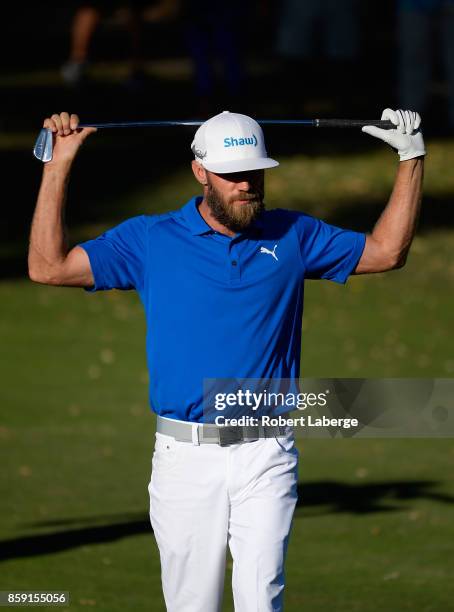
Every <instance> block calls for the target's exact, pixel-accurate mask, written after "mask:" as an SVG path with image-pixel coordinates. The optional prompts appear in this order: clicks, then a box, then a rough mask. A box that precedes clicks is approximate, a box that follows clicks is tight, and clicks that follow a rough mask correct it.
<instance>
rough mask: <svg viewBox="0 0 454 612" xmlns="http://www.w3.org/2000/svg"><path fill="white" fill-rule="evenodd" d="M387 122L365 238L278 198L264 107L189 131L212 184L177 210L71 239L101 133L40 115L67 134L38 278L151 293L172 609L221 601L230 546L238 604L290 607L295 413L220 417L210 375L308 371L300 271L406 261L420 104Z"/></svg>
mask: <svg viewBox="0 0 454 612" xmlns="http://www.w3.org/2000/svg"><path fill="white" fill-rule="evenodd" d="M382 119H389V120H391V122H392V123H393V124H394V125H395V128H394V129H390V130H382V129H380V128H377V127H373V126H367V127H365V128H363V131H364V132H367V133H368V134H370V135H372V136H375V137H377V138H380V139H382V140H384V141H385V142H387V143H388V144H389V145H391V147H393V148H394V149H395V150H396V151H397V152H398V155H399V159H400V163H399V165H398V169H397V174H396V179H395V184H394V189H393V191H392V194H391V196H390V198H389V201H388V203H387V205H386V207H385V208H384V211H383V213H382V214H381V216H380V218H379V219H378V221H377V223H376V225H375V226H374V228H373V230H372V231H371V233H369V234H367V235H366V234H363V233H358V232H354V231H350V230H348V229H341V228H338V227H335V226H333V225H329V224H327V223H325V222H324V221H321V220H320V219H317V218H314V217H312V216H309V215H306V214H304V213H302V212H297V211H293V210H286V209H285V208H280V209H275V210H266V209H265V204H264V193H265V190H264V170H265V169H268V168H273V167H275V166H278V162H277V161H275V160H273V159H271V158H270V157H268V154H267V151H266V148H265V142H264V138H263V133H262V130H261V128H260V126H259V125H258V124H257V123H256V122H255V121H254V120H253V119H251V118H250V117H247V116H245V115H241V114H236V113H229V112H227V111H225V112H223V113H220V114H219V115H216V116H215V117H212V118H211V119H209V120H208V121H206V122H205V123H204V124H203V125H202V126H201V127H200V128H199V129H198V130H197V132H196V134H195V137H194V140H193V142H192V151H193V154H194V160H193V161H192V171H193V173H194V177H195V179H196V181H197V182H198V183H199V188H200V191H201V192H202V195H200V196H197V197H194V198H192V199H191V200H189V202H187V203H186V204H184V206H182V207H181V208H179V209H177V210H174V211H171V212H168V213H165V214H160V215H140V216H137V217H133V218H130V219H128V220H126V221H124V222H123V223H121V224H120V225H118V226H117V227H114V228H113V229H111V230H109V231H107V232H105V233H104V234H102V235H101V236H99V237H97V238H95V239H93V240H89V241H87V242H84V243H82V244H79V245H77V246H75V247H74V248H72V249H71V250H69V248H68V244H67V240H66V230H65V227H64V221H63V219H64V206H65V194H66V188H67V184H68V178H69V174H70V170H71V166H72V163H73V161H74V158H75V156H76V154H77V152H78V150H79V148H80V146H81V144H82V143H83V142H84V140H85V139H86V138H87V136H89V135H90V133H92V132H93V131H95V130H94V129H93V128H84V129H82V130H80V129H78V127H77V126H78V123H79V119H78V117H77V115H69V114H68V113H61V114H59V115H58V114H56V115H52V117H50V118H48V119H46V120H45V121H44V127H46V128H50V129H51V130H52V131H53V132H54V138H55V143H54V153H53V159H52V160H51V161H49V162H47V163H46V164H44V170H43V178H42V183H41V188H40V191H39V196H38V201H37V205H36V210H35V213H34V217H33V223H32V229H31V237H30V249H29V275H30V278H31V279H32V280H33V281H36V282H38V283H45V284H48V285H61V286H71V287H84V288H85V289H86V290H87V291H88V292H95V291H100V290H107V289H125V290H127V289H135V290H136V291H137V292H138V293H139V295H140V298H141V300H142V303H143V306H144V310H145V315H146V320H147V360H148V367H149V373H150V405H151V408H152V410H153V411H154V412H156V413H157V415H158V416H157V431H156V440H155V449H154V454H153V463H152V473H151V480H150V485H149V493H150V519H151V524H152V527H153V531H154V535H155V537H156V542H157V545H158V548H159V553H160V558H161V569H162V587H163V592H164V598H165V602H166V606H167V609H168V610H169V611H170V612H183V611H185V612H215V611H218V610H220V608H221V599H222V593H223V584H224V573H225V561H226V551H227V547H229V548H230V551H231V554H232V558H233V578H232V588H233V596H234V603H235V610H236V611H237V612H252V611H254V612H256V611H260V612H266V611H274V612H276V611H279V610H282V609H283V590H284V560H285V555H286V550H287V544H288V538H289V533H290V528H291V523H292V516H293V512H294V509H295V505H296V501H297V495H296V489H297V463H298V453H297V449H296V447H295V444H294V432H293V431H292V427H291V426H289V425H284V426H280V425H275V426H271V425H261V426H260V425H257V426H254V425H249V426H241V427H240V426H238V427H222V426H218V425H215V424H212V423H208V422H207V421H206V420H205V419H204V381H206V380H208V379H209V380H213V379H214V380H217V379H235V380H237V379H240V380H241V379H269V380H271V379H273V380H274V379H297V378H298V377H299V365H300V348H301V320H302V313H303V294H304V293H303V292H304V280H305V279H328V280H332V281H335V282H337V283H345V282H346V280H347V278H348V277H349V275H350V274H365V273H373V272H384V271H386V270H392V269H395V268H399V267H401V266H403V265H404V263H405V260H406V257H407V253H408V250H409V248H410V244H411V242H412V238H413V235H414V233H415V228H416V222H417V217H418V211H419V207H420V201H421V190H422V178H423V158H424V155H425V149H424V142H423V138H422V134H421V132H420V130H419V125H420V117H419V115H418V114H417V113H414V112H410V111H400V110H398V111H393V110H391V109H386V110H385V111H384V112H383V115H382ZM301 188H302V189H304V182H303V183H302V186H301ZM282 201H283V204H284V205H285V190H283V193H282ZM327 325H329V322H327Z"/></svg>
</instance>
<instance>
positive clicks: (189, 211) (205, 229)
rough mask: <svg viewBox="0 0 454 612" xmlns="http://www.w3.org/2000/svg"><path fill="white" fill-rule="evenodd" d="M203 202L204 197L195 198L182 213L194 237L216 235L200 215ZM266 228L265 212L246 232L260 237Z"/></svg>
mask: <svg viewBox="0 0 454 612" xmlns="http://www.w3.org/2000/svg"><path fill="white" fill-rule="evenodd" d="M202 200H203V197H202V196H195V197H193V198H191V199H190V200H189V202H188V203H187V204H185V205H184V206H183V209H182V212H183V216H184V218H185V219H186V222H187V224H188V227H189V231H190V232H191V234H192V235H193V236H200V235H202V234H208V233H214V229H213V228H212V227H210V226H209V225H208V223H207V222H206V221H205V219H204V218H203V217H202V215H201V214H200V213H199V209H198V206H199V204H200V203H201V201H202ZM264 227H265V219H264V212H262V213H260V215H259V216H258V217H257V219H255V221H253V222H252V223H251V226H250V227H248V229H247V230H246V232H245V233H246V234H249V233H250V234H252V235H260V234H261V233H262V232H263V230H264Z"/></svg>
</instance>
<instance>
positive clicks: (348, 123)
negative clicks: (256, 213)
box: [33, 119, 394, 162]
mask: <svg viewBox="0 0 454 612" xmlns="http://www.w3.org/2000/svg"><path fill="white" fill-rule="evenodd" d="M202 123H204V121H203V120H199V119H194V120H192V119H190V120H181V121H180V120H171V121H122V122H114V123H79V128H86V127H95V128H99V129H101V128H137V127H174V126H199V125H202ZM258 123H260V124H261V125H296V126H297V125H301V126H306V127H327V128H358V127H363V126H364V125H375V126H377V127H381V128H383V129H385V130H389V129H392V128H393V127H394V124H393V123H391V121H388V120H381V119H259V120H258ZM52 141H53V136H52V131H51V130H50V129H48V128H43V129H42V130H41V132H40V133H39V136H38V138H37V139H36V142H35V146H34V148H33V155H34V156H35V157H36V158H37V159H39V160H40V161H42V162H47V161H50V160H51V159H52V144H53V143H52Z"/></svg>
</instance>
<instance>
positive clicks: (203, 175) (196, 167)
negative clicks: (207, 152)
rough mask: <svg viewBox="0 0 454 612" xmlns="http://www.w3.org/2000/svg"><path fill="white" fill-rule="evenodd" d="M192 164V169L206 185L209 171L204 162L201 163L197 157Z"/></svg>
mask: <svg viewBox="0 0 454 612" xmlns="http://www.w3.org/2000/svg"><path fill="white" fill-rule="evenodd" d="M191 165H192V171H193V173H194V176H195V178H196V180H197V181H198V182H199V183H200V184H201V185H206V184H207V182H208V181H207V172H206V170H205V168H204V167H203V166H202V164H199V162H198V161H196V160H195V159H193V160H192V163H191Z"/></svg>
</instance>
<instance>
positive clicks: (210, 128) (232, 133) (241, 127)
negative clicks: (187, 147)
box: [191, 111, 279, 174]
mask: <svg viewBox="0 0 454 612" xmlns="http://www.w3.org/2000/svg"><path fill="white" fill-rule="evenodd" d="M191 149H192V152H193V153H194V155H195V159H196V161H198V162H199V163H200V164H202V166H203V167H204V168H206V169H207V170H210V171H211V172H216V173H219V174H222V173H227V172H244V171H246V170H261V169H262V168H274V167H275V166H279V162H277V161H276V160H274V159H271V158H269V157H268V154H267V152H266V149H265V139H264V137H263V132H262V128H261V127H260V126H259V124H258V123H257V121H254V119H252V118H251V117H248V116H247V115H240V114H238V113H230V112H229V111H224V112H222V113H220V114H219V115H215V116H214V117H211V119H208V120H207V121H205V123H203V124H202V125H201V126H200V127H199V129H198V130H197V132H196V133H195V136H194V140H193V141H192V144H191Z"/></svg>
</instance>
